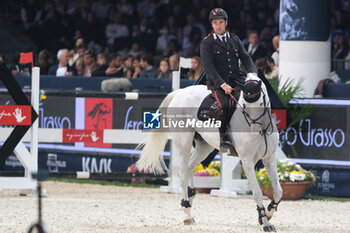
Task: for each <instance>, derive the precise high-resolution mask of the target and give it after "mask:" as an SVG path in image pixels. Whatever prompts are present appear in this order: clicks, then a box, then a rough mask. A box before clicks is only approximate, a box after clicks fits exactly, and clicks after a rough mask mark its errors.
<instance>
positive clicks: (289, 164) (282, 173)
mask: <svg viewBox="0 0 350 233" xmlns="http://www.w3.org/2000/svg"><path fill="white" fill-rule="evenodd" d="M277 174H278V178H279V182H280V183H285V182H305V181H309V182H311V183H315V181H316V178H315V176H314V174H313V173H312V171H307V170H305V169H304V168H302V167H301V166H300V165H299V164H297V163H294V162H293V161H291V160H290V159H284V160H280V161H277ZM256 176H257V179H258V182H259V183H260V184H264V185H269V184H270V180H269V177H268V175H267V172H266V168H263V169H260V170H259V171H256Z"/></svg>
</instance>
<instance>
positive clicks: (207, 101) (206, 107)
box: [197, 88, 240, 121]
mask: <svg viewBox="0 0 350 233" xmlns="http://www.w3.org/2000/svg"><path fill="white" fill-rule="evenodd" d="M239 93H240V90H239V89H238V88H236V89H234V91H233V93H232V94H233V96H234V97H235V99H236V100H238V98H239ZM236 105H237V103H236V101H235V100H234V99H232V98H230V101H229V116H230V118H231V116H232V115H233V113H234V111H235V110H236ZM221 111H222V110H221V109H220V108H219V104H218V102H217V101H216V99H215V98H214V96H213V94H212V93H210V94H209V95H207V96H206V97H205V98H204V100H203V101H202V103H201V105H200V106H199V109H198V112H197V117H198V119H199V120H201V121H206V120H209V119H216V117H217V115H218V114H219V113H220V112H221Z"/></svg>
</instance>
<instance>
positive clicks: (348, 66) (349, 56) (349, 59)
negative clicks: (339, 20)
mask: <svg viewBox="0 0 350 233" xmlns="http://www.w3.org/2000/svg"><path fill="white" fill-rule="evenodd" d="M348 48H350V38H348ZM345 60H346V61H345V67H344V68H345V69H346V70H350V49H349V52H348V54H347V55H346V57H345ZM347 83H348V84H350V80H349V81H347Z"/></svg>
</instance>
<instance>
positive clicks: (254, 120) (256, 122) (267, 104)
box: [229, 80, 273, 157]
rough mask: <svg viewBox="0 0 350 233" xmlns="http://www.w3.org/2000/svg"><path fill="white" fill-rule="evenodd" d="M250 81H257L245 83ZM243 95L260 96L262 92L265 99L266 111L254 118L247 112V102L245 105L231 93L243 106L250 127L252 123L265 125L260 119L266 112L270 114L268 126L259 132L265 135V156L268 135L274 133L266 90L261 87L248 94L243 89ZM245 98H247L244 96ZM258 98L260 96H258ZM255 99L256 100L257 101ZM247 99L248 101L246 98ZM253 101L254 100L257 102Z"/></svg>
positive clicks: (249, 96) (242, 109) (247, 96)
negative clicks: (255, 91)
mask: <svg viewBox="0 0 350 233" xmlns="http://www.w3.org/2000/svg"><path fill="white" fill-rule="evenodd" d="M249 82H257V81H255V80H248V81H246V82H245V84H247V83H249ZM241 90H242V88H241ZM242 92H243V97H246V98H256V97H257V96H258V95H259V97H260V95H261V93H262V94H263V101H264V111H263V112H262V113H261V114H260V115H259V116H258V117H257V118H252V117H251V116H250V115H249V113H248V112H247V110H246V106H245V104H243V106H242V105H241V104H240V103H239V102H238V100H237V99H236V98H235V97H234V96H233V95H232V94H231V93H230V94H229V95H230V97H231V98H232V99H233V100H234V101H236V103H237V105H238V106H239V107H240V108H241V112H242V114H243V116H244V119H245V120H246V122H247V124H248V125H249V127H251V126H252V125H254V124H257V125H261V126H262V125H263V123H262V122H259V120H260V119H261V118H263V117H264V116H265V114H266V113H267V114H268V116H269V123H268V124H267V126H266V127H265V129H262V130H261V131H260V132H259V134H260V135H261V136H264V141H265V153H264V155H263V157H264V156H265V155H266V153H267V136H270V135H271V134H272V133H273V125H272V117H271V112H270V111H269V103H267V102H266V94H265V92H264V91H263V90H262V88H261V87H260V89H259V91H258V92H257V93H254V94H249V93H248V94H247V93H245V92H244V91H243V90H242ZM244 99H245V98H244ZM257 100H258V98H257ZM257 100H255V101H257ZM245 101H247V100H246V99H245ZM255 101H253V102H255ZM269 128H271V131H268V130H269Z"/></svg>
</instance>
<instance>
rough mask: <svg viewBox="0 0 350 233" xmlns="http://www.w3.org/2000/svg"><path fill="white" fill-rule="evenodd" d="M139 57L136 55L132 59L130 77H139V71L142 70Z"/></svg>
mask: <svg viewBox="0 0 350 233" xmlns="http://www.w3.org/2000/svg"><path fill="white" fill-rule="evenodd" d="M140 60H141V59H140V57H139V56H136V57H134V58H133V59H132V68H133V72H134V73H133V74H132V76H131V77H132V78H138V77H140V74H141V71H142V67H141V61H140Z"/></svg>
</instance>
